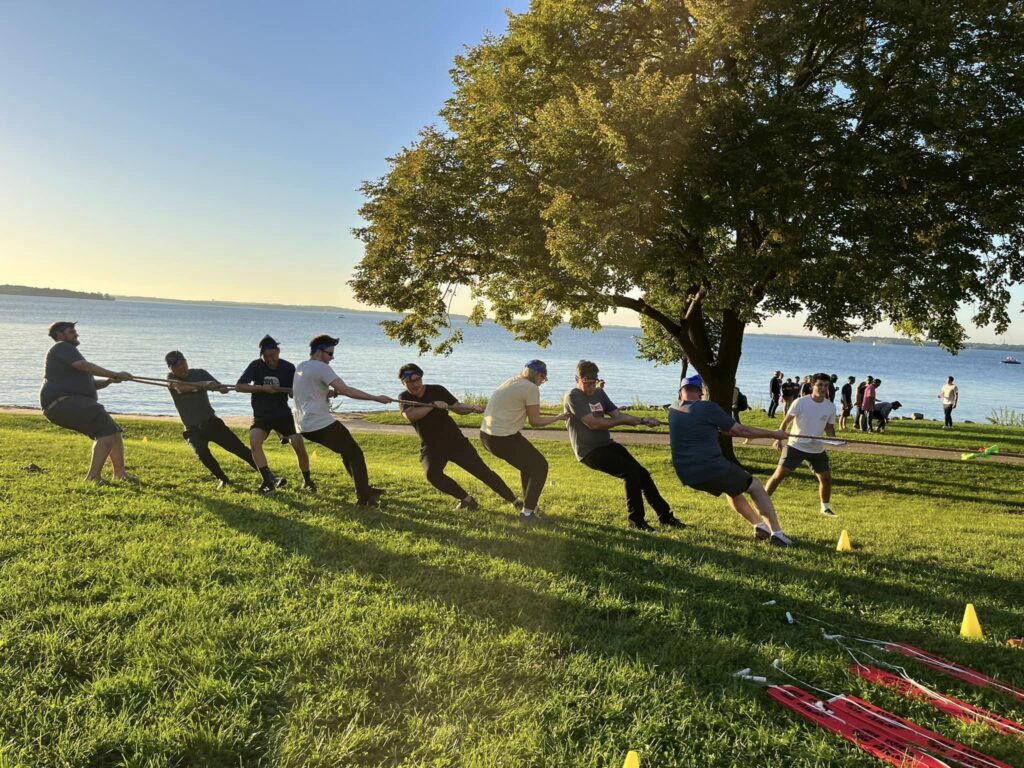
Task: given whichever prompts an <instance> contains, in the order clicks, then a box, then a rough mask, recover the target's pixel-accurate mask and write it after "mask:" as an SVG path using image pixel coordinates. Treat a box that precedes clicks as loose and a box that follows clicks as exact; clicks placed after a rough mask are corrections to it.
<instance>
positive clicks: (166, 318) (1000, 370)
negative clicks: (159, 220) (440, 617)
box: [0, 295, 1024, 422]
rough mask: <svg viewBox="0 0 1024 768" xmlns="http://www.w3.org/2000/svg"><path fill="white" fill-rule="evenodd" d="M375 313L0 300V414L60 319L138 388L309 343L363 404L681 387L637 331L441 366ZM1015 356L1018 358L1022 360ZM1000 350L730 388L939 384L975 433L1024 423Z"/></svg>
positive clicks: (925, 401)
mask: <svg viewBox="0 0 1024 768" xmlns="http://www.w3.org/2000/svg"><path fill="white" fill-rule="evenodd" d="M385 317H389V315H385V314H383V313H362V312H348V311H344V310H341V311H332V312H321V311H309V310H299V309H264V308H257V307H241V306H217V305H206V304H199V305H197V304H173V303H163V302H149V301H123V300H118V301H113V302H111V301H91V300H87V299H51V298H39V297H30V296H6V295H0V348H2V349H3V353H4V358H5V365H4V367H3V369H2V371H0V404H3V405H20V406H32V407H38V405H39V400H38V391H39V384H40V380H41V378H42V369H43V360H44V358H45V356H46V351H47V349H48V348H49V347H50V345H51V343H52V342H51V341H50V339H49V338H48V337H47V335H46V329H47V327H48V326H49V325H50V323H52V322H54V321H55V320H73V321H77V322H78V323H79V326H78V329H79V332H80V334H81V342H82V343H81V346H80V347H79V349H80V350H81V352H82V353H83V354H84V355H85V357H86V359H88V360H90V361H92V362H94V363H97V364H99V365H102V366H104V367H106V368H112V369H115V370H127V371H130V372H131V373H133V374H136V375H140V376H153V377H161V378H162V377H163V376H164V375H165V374H166V366H165V365H164V362H163V357H164V354H165V353H166V352H168V351H170V350H172V349H181V350H182V351H183V352H184V353H185V355H186V356H187V357H188V360H189V363H190V364H191V365H193V366H195V367H202V368H206V369H207V370H209V371H210V372H211V373H213V374H214V375H215V376H217V377H218V378H219V379H220V380H221V381H224V382H227V383H234V382H235V381H236V380H237V377H238V375H239V374H240V373H241V372H242V371H243V370H244V369H245V366H246V365H247V364H248V362H249V361H250V360H252V359H253V358H255V357H257V356H258V349H257V343H258V341H259V339H260V338H261V337H262V336H263V335H264V334H266V333H269V334H271V335H272V336H274V338H276V339H277V340H278V342H280V344H281V351H282V356H283V357H284V358H285V359H288V360H291V361H292V362H294V363H298V362H299V361H301V360H303V359H305V357H306V356H307V350H308V346H307V345H308V342H309V339H310V338H311V337H313V336H315V335H317V334H320V333H330V334H332V335H334V336H339V337H340V338H341V343H340V344H339V345H338V349H337V357H336V358H335V364H334V368H335V370H336V371H337V372H338V374H339V375H340V376H341V377H342V378H344V379H345V381H346V382H347V383H349V384H351V385H353V386H355V387H358V388H360V389H362V390H364V391H367V392H371V393H375V394H376V393H384V394H389V395H395V394H397V393H398V391H399V389H400V386H399V385H398V382H397V378H396V373H397V371H398V368H399V366H400V365H401V364H402V363H405V362H409V361H416V362H418V363H419V365H420V366H421V367H423V368H424V370H425V371H426V374H427V375H426V378H427V379H428V381H433V382H436V383H441V384H444V385H445V386H446V387H448V389H450V390H451V391H452V392H453V393H454V394H456V395H457V396H462V395H463V394H464V393H467V392H470V393H478V394H489V393H490V392H491V391H493V390H494V388H495V387H497V386H498V385H499V384H500V383H501V382H502V381H504V380H505V379H506V378H509V377H510V376H512V375H514V374H516V373H517V372H518V371H519V370H520V369H521V367H522V364H523V363H524V362H525V361H526V360H529V359H531V358H534V357H539V358H541V359H543V360H545V361H546V362H547V364H548V369H549V372H550V376H551V380H550V382H548V384H546V385H545V387H544V389H543V393H544V399H545V401H550V402H554V401H557V400H558V399H559V396H560V394H561V393H562V392H563V391H564V390H565V389H567V388H569V387H571V386H572V385H573V374H574V368H575V365H576V361H577V360H579V359H580V358H583V357H586V358H588V359H591V360H594V361H595V362H597V363H598V365H600V367H601V376H602V377H603V378H604V379H605V381H606V382H607V385H606V386H607V390H608V393H609V395H610V396H611V398H612V399H613V400H614V401H615V402H616V403H618V404H619V405H629V404H631V403H632V402H633V401H634V400H639V401H641V402H644V403H667V402H669V401H670V400H672V399H673V397H674V395H675V390H676V387H677V384H678V380H679V369H678V366H656V365H653V364H652V363H649V362H646V361H643V360H638V359H636V348H635V346H634V342H633V337H634V336H635V335H636V334H637V333H639V331H638V330H634V329H629V328H608V329H605V330H602V331H599V332H597V333H591V332H589V331H573V330H571V329H569V328H566V327H562V328H559V329H557V330H556V332H555V334H554V336H553V337H552V343H551V346H549V347H547V348H546V349H540V348H539V347H536V346H534V345H532V344H523V343H521V342H517V341H515V340H514V339H513V338H512V336H511V334H509V333H508V332H507V331H505V330H504V329H502V328H500V327H499V326H496V325H493V324H490V323H488V324H485V325H483V326H481V327H479V328H476V327H473V326H469V327H466V328H465V331H464V333H465V342H464V343H463V344H461V345H459V346H458V347H457V348H456V350H455V352H454V353H453V354H452V355H451V356H449V357H446V358H442V357H433V356H429V355H428V356H425V357H423V358H417V356H416V353H415V351H413V350H411V349H409V348H404V347H402V346H400V345H399V344H397V343H396V342H394V341H391V340H390V339H388V338H387V337H385V336H384V334H383V332H382V331H381V329H380V327H379V325H378V323H379V322H380V320H381V319H383V318H385ZM1017 356H1018V357H1020V354H1019V353H1018V354H1017ZM1003 357H1004V354H1003V353H1002V352H1000V351H998V350H980V349H974V350H966V351H964V352H962V353H961V354H959V355H957V356H952V355H949V354H947V353H946V352H943V351H942V350H940V349H937V348H935V347H913V346H895V345H879V346H871V345H870V344H864V343H857V344H846V343H844V342H840V341H831V340H827V339H821V338H817V337H812V336H809V337H808V338H806V339H797V338H789V337H778V336H757V335H748V336H747V338H746V341H745V344H744V350H743V359H742V361H741V363H740V369H739V375H738V383H739V385H740V388H741V389H742V390H743V392H744V393H746V394H747V396H748V398H749V400H750V403H751V405H756V404H758V403H759V402H760V403H766V402H767V382H768V379H769V378H770V377H771V374H772V372H773V371H774V370H775V369H777V368H778V369H781V370H782V371H783V372H785V374H786V376H787V377H788V376H791V375H800V376H803V375H804V374H807V373H813V372H814V371H827V372H829V373H837V374H839V377H840V380H841V381H842V380H844V379H845V378H846V376H848V375H852V376H856V377H857V380H858V381H860V380H861V379H862V378H863V377H864V376H865V375H868V374H871V375H873V376H876V377H878V378H881V379H882V381H883V383H882V387H881V388H880V390H879V399H881V400H899V401H900V402H901V403H903V406H904V409H903V410H902V411H901V413H903V414H909V413H911V412H913V411H920V412H922V413H924V414H925V416H926V417H928V418H941V415H942V409H941V406H940V405H939V401H938V399H937V398H936V397H935V395H936V393H937V392H938V390H939V387H941V386H942V384H944V383H945V380H946V377H947V376H955V377H956V383H957V384H958V385H959V387H960V406H959V407H958V408H957V411H956V418H957V419H960V420H964V419H970V420H973V421H979V422H981V421H984V420H985V417H986V416H988V415H990V414H991V412H992V410H993V409H995V408H1000V407H1004V406H1005V407H1008V408H1012V409H1015V410H1016V411H1017V412H1018V413H1019V412H1022V411H1024V365H1004V364H1001V363H1000V360H1001V359H1002V358H1003ZM100 400H101V401H102V402H103V403H104V404H105V405H106V406H107V408H108V409H109V410H111V411H117V412H123V413H145V414H167V413H172V414H173V413H174V408H173V406H172V404H171V402H170V397H169V396H168V394H167V392H166V391H165V390H162V389H160V388H158V387H150V386H143V385H141V384H137V383H125V384H119V385H114V386H111V387H109V388H107V389H105V390H102V391H101V392H100ZM213 402H214V406H215V407H216V409H217V411H218V412H219V413H221V414H223V415H247V414H249V413H250V412H251V411H250V410H249V399H248V396H244V395H239V394H229V395H214V398H213ZM382 407H384V406H379V405H377V404H376V403H364V402H359V401H343V410H363V409H370V408H382Z"/></svg>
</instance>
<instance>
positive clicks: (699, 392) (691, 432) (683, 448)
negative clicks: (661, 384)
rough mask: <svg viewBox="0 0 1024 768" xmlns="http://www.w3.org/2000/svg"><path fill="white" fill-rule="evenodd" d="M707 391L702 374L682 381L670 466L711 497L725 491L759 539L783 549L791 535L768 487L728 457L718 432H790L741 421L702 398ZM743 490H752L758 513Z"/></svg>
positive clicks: (673, 412)
mask: <svg viewBox="0 0 1024 768" xmlns="http://www.w3.org/2000/svg"><path fill="white" fill-rule="evenodd" d="M703 394H704V382H703V381H701V378H700V376H690V377H689V378H687V379H684V380H683V384H682V386H681V387H680V388H679V400H678V402H676V404H675V405H674V406H673V407H672V408H671V409H670V410H669V412H668V429H669V440H670V442H671V445H672V466H673V467H674V468H675V470H676V474H677V475H678V476H679V480H680V481H681V482H682V483H683V484H684V485H688V486H689V487H691V488H693V489H694V490H697V491H703V492H704V493H710V494H711V495H712V496H721V495H722V494H723V493H724V494H725V495H726V498H728V500H729V506H730V507H732V508H733V509H734V510H736V511H737V512H738V513H739V514H740V515H742V516H743V518H744V519H745V520H746V521H747V522H748V523H750V525H751V526H752V527H753V529H754V538H755V539H758V540H764V539H768V540H769V541H770V542H771V543H772V544H773V545H775V546H779V547H790V546H792V545H793V541H792V539H790V538H789V537H788V536H786V534H785V533H783V532H782V526H780V525H779V518H778V516H777V515H776V513H775V505H774V504H772V500H771V497H770V496H769V495H768V492H767V491H766V490H765V488H764V486H763V485H761V483H760V482H759V481H758V480H757V479H756V478H755V477H754V476H753V475H751V474H750V473H749V472H747V470H745V469H743V467H741V466H739V465H738V464H734V463H733V462H731V461H729V460H728V459H727V458H725V456H724V455H723V454H722V446H721V445H720V444H719V442H718V435H719V433H724V434H726V435H732V436H733V437H771V438H786V437H788V436H789V435H788V433H787V432H785V431H783V430H781V429H778V430H771V429H759V428H758V427H748V426H746V425H744V424H740V423H738V422H737V421H735V420H734V419H733V418H732V417H731V416H730V415H729V414H727V413H726V412H725V411H724V410H722V408H721V407H720V406H719V405H718V404H717V403H712V402H711V401H710V400H704V399H702V398H703ZM744 494H749V496H750V498H751V499H752V500H753V502H754V507H757V510H758V511H757V512H755V511H754V508H753V507H752V506H751V505H750V502H748V501H747V499H746V497H745V496H744ZM758 512H760V514H758ZM762 515H763V516H764V518H765V519H764V520H762V519H761V518H762ZM765 520H767V522H766V521H765Z"/></svg>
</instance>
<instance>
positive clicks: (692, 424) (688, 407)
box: [668, 400, 736, 485]
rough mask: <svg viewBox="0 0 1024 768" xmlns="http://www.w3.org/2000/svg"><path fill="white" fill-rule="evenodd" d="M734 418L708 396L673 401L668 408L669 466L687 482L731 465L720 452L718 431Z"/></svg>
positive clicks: (726, 428) (722, 471)
mask: <svg viewBox="0 0 1024 768" xmlns="http://www.w3.org/2000/svg"><path fill="white" fill-rule="evenodd" d="M735 423H736V422H735V421H734V420H733V418H732V416H730V415H729V414H727V413H726V412H725V411H723V410H722V409H721V407H719V405H718V404H717V403H712V402H710V401H709V400H697V401H694V402H681V403H676V404H675V405H674V406H673V407H672V408H671V409H669V412H668V435H669V441H670V442H671V444H672V466H673V467H675V470H676V474H677V475H679V479H680V480H681V481H682V482H683V483H685V484H686V485H694V484H697V483H703V482H706V481H708V480H710V479H712V478H714V477H718V476H719V475H724V474H725V473H726V472H728V471H729V470H730V469H731V468H732V466H733V465H732V464H731V463H730V461H729V460H728V459H727V458H725V456H723V455H722V447H721V446H720V445H719V444H718V433H719V432H723V431H724V432H728V431H729V430H730V429H732V427H733V424H735Z"/></svg>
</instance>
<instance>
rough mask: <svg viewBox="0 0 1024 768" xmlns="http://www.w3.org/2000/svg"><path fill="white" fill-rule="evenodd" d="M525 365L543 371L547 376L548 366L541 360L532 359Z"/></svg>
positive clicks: (538, 371)
mask: <svg viewBox="0 0 1024 768" xmlns="http://www.w3.org/2000/svg"><path fill="white" fill-rule="evenodd" d="M524 367H525V368H529V369H530V370H531V371H536V372H537V373H542V374H544V375H545V376H547V375H548V367H547V366H546V365H545V364H544V363H543V362H542V361H540V360H530V361H529V362H528V363H527V364H526V365H525V366H524Z"/></svg>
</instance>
